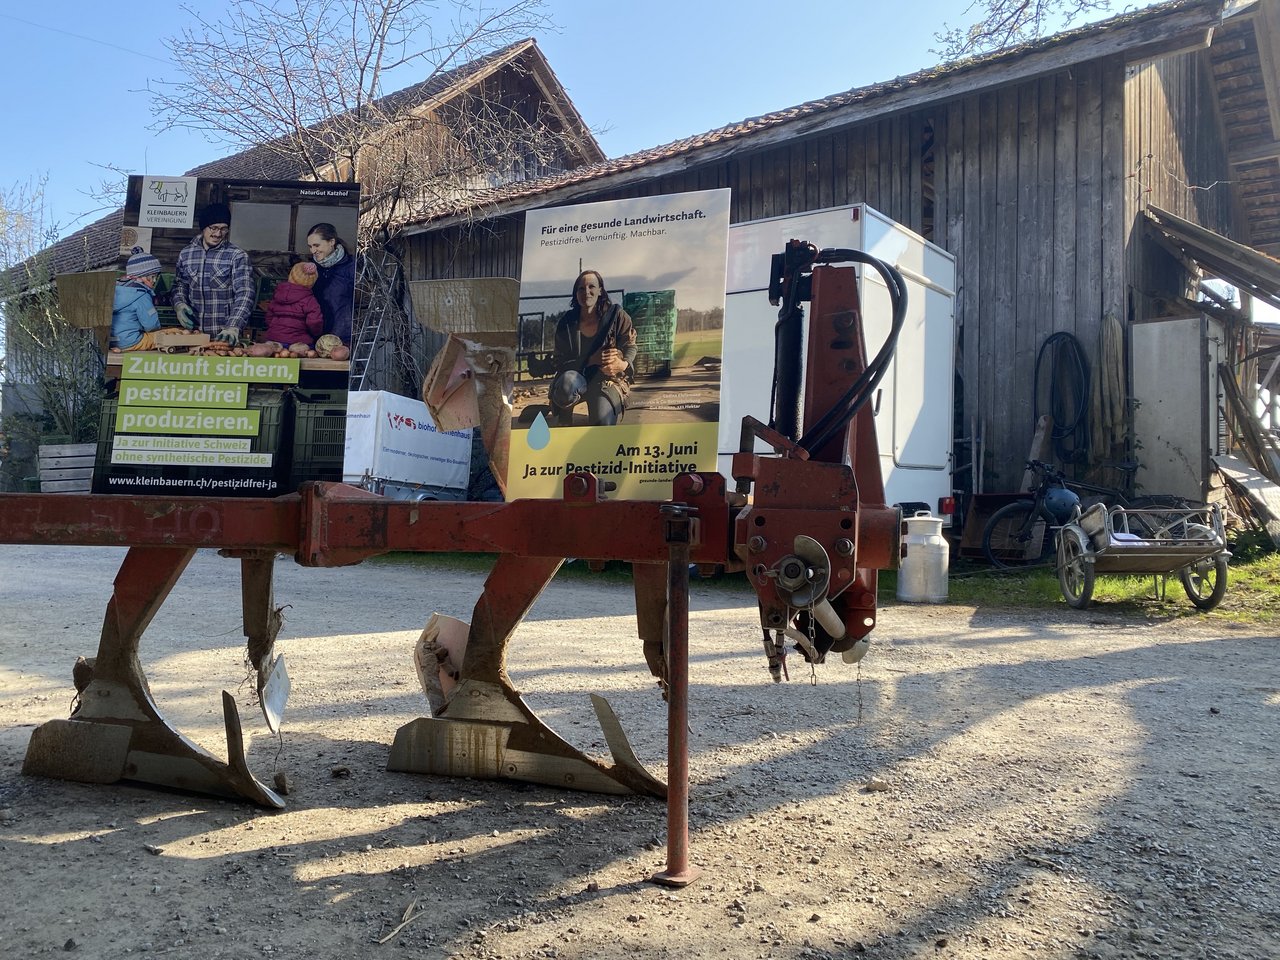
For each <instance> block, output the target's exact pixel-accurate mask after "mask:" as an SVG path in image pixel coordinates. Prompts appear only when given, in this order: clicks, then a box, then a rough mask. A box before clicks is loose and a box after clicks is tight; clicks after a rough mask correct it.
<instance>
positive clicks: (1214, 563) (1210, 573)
mask: <svg viewBox="0 0 1280 960" xmlns="http://www.w3.org/2000/svg"><path fill="white" fill-rule="evenodd" d="M1178 576H1179V577H1180V578H1181V580H1182V589H1183V590H1185V591H1187V599H1189V600H1190V601H1191V602H1192V603H1194V604H1195V605H1196V606H1197V607H1199V608H1200V609H1201V610H1212V609H1213V608H1214V607H1216V606H1217V605H1218V604H1220V603H1221V602H1222V598H1223V597H1224V596H1226V594H1227V558H1226V557H1208V558H1206V559H1204V560H1199V561H1197V562H1195V563H1189V564H1187V565H1186V566H1185V567H1183V568H1182V569H1181V570H1179V571H1178Z"/></svg>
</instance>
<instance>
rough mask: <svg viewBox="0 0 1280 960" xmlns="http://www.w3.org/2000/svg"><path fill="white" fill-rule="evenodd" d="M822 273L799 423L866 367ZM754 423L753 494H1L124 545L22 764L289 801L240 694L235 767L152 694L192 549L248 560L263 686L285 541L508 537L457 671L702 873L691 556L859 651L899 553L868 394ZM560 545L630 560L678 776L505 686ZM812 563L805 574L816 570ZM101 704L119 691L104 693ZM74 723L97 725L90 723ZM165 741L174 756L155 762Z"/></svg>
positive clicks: (11, 509) (527, 746)
mask: <svg viewBox="0 0 1280 960" xmlns="http://www.w3.org/2000/svg"><path fill="white" fill-rule="evenodd" d="M812 273H813V277H812V300H813V307H812V314H811V319H810V333H809V343H810V348H809V356H808V372H807V377H806V384H807V388H806V395H805V398H804V399H805V404H804V407H805V428H806V429H808V428H809V426H811V425H812V423H813V422H814V421H815V420H816V419H817V417H818V416H819V415H820V414H822V413H824V412H825V411H826V410H827V409H829V408H830V407H832V406H833V405H834V404H835V403H837V402H838V400H839V398H840V397H841V396H842V394H843V393H844V391H845V389H846V387H847V385H848V384H850V383H851V382H852V381H853V380H854V379H855V378H856V377H857V376H858V375H859V374H860V373H861V372H862V371H863V370H864V369H865V368H866V355H865V353H866V352H865V346H864V345H863V343H862V335H861V323H860V313H859V307H858V302H857V287H856V280H855V277H854V271H853V270H851V269H848V268H834V267H818V268H816V269H814V270H813V271H812ZM747 427H748V428H751V432H752V434H753V435H754V436H760V437H762V438H765V439H766V440H767V441H768V442H769V443H771V445H773V446H774V448H775V451H776V453H775V454H774V455H772V456H761V455H758V454H755V453H752V452H744V453H740V454H738V455H736V456H735V457H734V460H733V472H734V476H735V478H738V479H745V480H749V481H750V484H751V492H752V494H753V496H752V497H751V498H750V501H749V502H748V498H747V497H745V496H741V495H738V494H730V493H728V492H727V490H726V486H725V481H724V478H723V477H722V476H720V475H719V474H684V475H681V476H679V477H677V478H676V479H675V480H674V481H673V485H672V497H671V500H670V501H669V502H667V503H656V502H641V501H609V500H605V499H604V498H603V493H602V486H601V484H600V483H599V482H598V481H597V479H596V478H595V477H594V476H592V475H590V474H574V475H571V476H569V477H568V478H566V480H565V486H564V499H563V500H560V501H544V500H539V501H516V502H514V503H502V504H489V503H451V502H424V503H405V502H400V501H394V500H386V499H383V498H381V497H377V496H374V495H372V494H369V493H366V492H364V491H361V490H358V489H355V488H352V487H348V486H344V485H341V484H325V483H316V484H306V485H304V486H303V488H302V489H301V490H300V491H299V492H298V493H297V494H292V495H289V496H285V497H280V498H278V499H274V500H250V499H192V498H166V497H115V496H85V497H73V496H66V495H43V494H29V495H24V494H9V495H0V542H7V543H24V544H78V545H100V546H129V547H130V548H131V549H130V551H129V553H128V555H127V556H126V558H125V561H124V564H123V566H122V567H121V572H120V575H119V576H118V577H117V579H116V586H115V594H114V596H113V598H112V600H111V603H110V605H109V606H108V610H107V615H106V620H105V622H104V625H103V632H102V640H101V642H100V646H99V654H98V663H97V669H96V673H95V675H94V677H93V680H92V682H91V683H90V684H89V685H88V687H87V689H86V690H84V691H82V697H81V703H82V707H81V713H80V714H79V715H77V716H76V717H74V718H73V719H72V720H71V721H53V722H51V723H50V724H46V725H45V727H42V728H41V730H40V731H37V733H38V734H39V736H33V738H32V740H33V746H32V748H31V749H30V750H29V752H28V766H30V767H33V768H34V769H33V772H44V773H50V774H51V775H62V776H68V777H71V778H86V777H85V774H84V770H83V769H81V768H79V767H77V766H76V763H81V764H83V765H84V767H86V768H87V767H88V766H89V765H91V764H90V758H89V755H90V753H91V752H92V751H91V750H81V752H80V753H79V754H78V759H73V760H68V759H67V757H68V756H72V757H73V758H74V757H77V754H76V753H75V749H69V747H75V745H76V744H78V743H79V739H77V738H81V735H82V734H84V733H85V731H86V730H88V731H89V732H91V733H92V734H93V735H94V736H97V737H98V738H99V740H100V742H101V743H110V744H112V745H113V746H112V750H116V751H118V752H119V754H120V755H119V757H116V758H115V759H109V761H108V762H107V763H106V764H105V765H100V766H99V767H98V768H95V769H94V771H93V777H89V778H90V779H95V780H96V781H97V782H109V781H110V780H111V779H118V778H119V777H121V776H135V777H137V778H139V779H144V780H150V782H155V783H165V784H170V785H177V786H187V787H191V788H195V789H207V790H211V791H213V792H220V793H223V794H228V795H235V796H241V797H244V798H246V799H250V800H253V801H254V802H258V803H262V804H264V805H268V806H278V805H282V804H281V802H280V799H279V798H278V797H276V796H275V795H274V794H273V793H272V792H271V791H270V790H268V789H266V788H265V787H263V786H262V785H261V784H259V783H258V782H257V781H256V780H254V779H253V777H252V775H251V774H249V773H248V770H247V767H246V766H245V764H244V760H243V749H242V748H240V747H239V744H238V739H239V720H238V716H233V714H235V707H234V702H233V701H232V702H230V704H229V705H227V704H226V702H225V701H227V700H229V699H230V698H229V695H224V707H225V708H226V720H227V734H228V753H229V755H230V757H231V760H230V763H228V764H222V763H221V762H220V761H217V760H216V759H214V758H212V757H210V756H209V755H207V754H205V753H204V752H203V751H200V750H199V748H194V747H190V748H189V746H188V743H187V742H186V741H185V738H182V737H181V735H180V734H178V733H177V732H176V731H173V730H172V729H171V728H169V727H168V725H167V723H165V721H164V719H163V718H162V717H161V716H160V715H159V713H158V711H156V710H155V708H154V704H151V703H150V698H149V696H148V695H147V693H146V682H145V678H143V677H142V674H141V667H140V666H139V663H138V657H137V646H138V642H139V639H140V637H141V634H142V631H143V630H144V629H145V627H146V625H147V623H149V622H150V619H151V617H152V616H153V615H154V613H155V611H156V610H157V609H158V608H159V606H160V604H161V603H162V602H163V601H164V599H165V597H166V596H167V595H168V593H169V590H170V589H171V588H172V586H173V584H174V582H176V580H177V578H178V576H179V575H180V574H181V571H182V568H184V567H185V566H186V563H187V561H189V559H190V557H191V555H192V554H193V553H194V551H195V549H197V548H200V547H214V548H218V549H220V550H221V551H222V552H223V554H224V555H227V556H232V557H237V558H239V559H241V561H242V578H243V582H244V588H243V591H242V593H243V602H244V625H245V634H246V636H247V637H248V639H249V644H250V650H251V656H252V658H253V661H254V666H255V667H256V668H257V669H258V671H259V691H260V692H261V689H262V682H263V678H264V674H265V671H267V670H269V669H270V667H271V665H272V663H273V645H274V641H275V631H276V630H277V629H278V620H277V619H273V615H274V609H273V607H274V601H273V598H272V590H271V569H272V563H273V558H274V555H275V553H277V552H286V553H292V555H293V557H294V559H295V560H296V561H297V562H298V563H299V564H302V565H304V566H316V567H328V566H341V565H346V564H354V563H359V562H361V561H362V560H365V559H367V558H369V557H372V556H376V555H379V554H384V553H390V552H484V553H496V554H499V560H498V562H497V564H496V565H495V567H494V569H493V572H492V573H491V575H490V576H489V578H488V580H487V581H486V584H485V590H484V594H483V596H482V597H481V598H480V601H479V602H478V603H477V606H476V610H475V615H474V617H473V620H472V623H471V631H470V636H469V639H468V642H467V647H466V651H465V659H464V660H463V662H462V663H461V665H460V670H459V681H460V682H461V683H464V684H465V683H472V684H475V685H478V686H479V687H483V688H484V689H486V690H493V691H497V692H498V693H500V694H503V695H505V697H506V699H507V701H508V706H507V707H506V708H504V710H505V712H504V713H503V716H504V717H506V718H507V719H508V720H510V722H509V723H507V725H506V727H505V728H504V734H503V735H504V736H507V735H509V737H510V738H511V739H510V743H511V745H512V746H513V748H515V747H518V748H519V749H521V750H522V751H523V752H524V753H525V754H527V753H528V752H529V751H530V750H533V751H535V752H536V751H537V750H543V751H544V752H545V753H548V754H554V755H555V756H556V757H557V758H558V759H559V760H561V761H566V762H572V763H578V764H580V766H578V767H577V768H575V769H577V770H578V771H580V772H581V773H583V774H585V775H586V776H587V779H588V780H589V781H590V782H592V783H596V784H605V785H606V787H607V785H608V784H610V783H612V784H613V785H614V786H615V787H617V789H619V790H625V789H632V790H640V791H647V792H665V795H666V797H667V801H668V863H667V869H666V870H665V871H663V872H662V873H660V874H658V875H656V876H655V877H654V879H655V880H657V881H658V882H662V883H667V884H670V885H675V886H682V885H684V884H685V883H688V882H690V881H691V880H692V879H693V878H694V877H695V876H696V875H697V870H696V868H693V867H691V866H690V863H689V857H688V853H689V850H688V736H687V726H688V679H689V675H688V607H689V604H688V570H689V565H690V564H697V565H699V566H703V567H707V566H717V565H718V566H722V567H725V568H728V569H743V568H744V567H745V569H746V571H747V575H748V577H749V579H750V581H751V583H752V584H753V586H754V587H755V590H756V593H757V595H758V598H759V603H760V617H761V626H762V628H763V629H764V630H765V632H766V638H767V637H768V634H769V632H770V631H773V632H775V633H776V635H777V643H778V646H779V647H780V646H781V638H782V631H783V629H784V628H785V627H787V626H788V625H790V624H792V623H793V622H795V617H796V616H797V613H798V612H799V611H800V610H801V609H802V608H805V607H806V604H807V609H809V611H810V613H811V615H812V614H813V612H814V610H815V609H816V605H817V603H818V602H819V601H821V602H822V603H826V602H827V598H828V597H830V598H831V608H832V609H833V610H834V615H835V616H838V617H839V619H840V622H841V623H842V624H843V626H844V629H845V630H846V632H847V636H845V637H843V638H839V639H838V641H837V643H836V645H835V646H833V647H832V649H835V650H846V649H849V647H850V646H851V645H852V644H854V643H855V642H856V641H858V640H859V639H861V638H863V637H865V636H866V634H867V633H868V632H869V631H870V630H871V628H872V627H873V626H874V624H875V615H876V610H875V575H876V570H878V569H883V568H886V567H892V566H896V558H897V554H896V544H897V542H898V525H899V519H898V516H897V513H896V511H894V510H892V509H890V508H888V507H886V506H885V505H884V489H883V485H882V483H881V479H880V472H879V471H880V466H879V456H878V450H877V448H876V440H875V432H874V424H873V422H872V419H871V411H870V409H869V408H866V409H864V410H862V411H861V412H860V413H858V414H857V415H856V417H855V418H854V419H853V421H852V422H851V423H850V424H849V426H848V428H847V429H846V430H845V431H844V433H843V434H842V435H840V436H837V437H834V438H832V439H831V440H829V441H828V442H826V443H824V444H823V445H822V447H821V448H820V449H817V450H814V451H812V452H810V451H806V450H803V449H801V448H800V447H799V446H798V445H797V444H796V443H795V442H794V441H793V440H790V439H788V438H787V437H783V436H780V435H779V434H778V433H777V432H776V431H773V430H771V429H769V428H768V427H766V426H764V425H763V424H759V423H758V422H756V421H751V420H750V418H748V422H747ZM752 442H753V443H754V440H752ZM746 449H748V450H749V449H750V447H747V448H746ZM811 453H812V455H811ZM846 458H847V459H848V460H849V463H850V464H851V466H850V465H846V463H845V460H846ZM600 529H608V530H610V531H611V534H610V536H609V537H607V538H605V537H599V536H596V533H597V531H599V530H600ZM584 551H585V552H584ZM567 556H575V557H581V558H583V559H588V560H593V561H607V560H621V561H630V562H631V563H632V564H633V565H634V569H635V591H636V608H637V623H638V629H639V634H640V638H641V640H642V641H643V642H644V650H645V658H646V661H647V662H648V664H649V666H650V669H651V670H652V671H653V672H654V673H655V674H656V675H657V676H659V677H660V679H661V680H662V681H663V684H664V691H665V695H666V696H667V698H668V700H669V707H668V754H669V756H668V762H669V770H670V774H669V779H670V785H669V787H668V788H662V785H661V784H659V783H657V781H654V780H653V779H652V778H651V777H649V776H648V774H647V773H645V772H644V771H643V770H642V769H637V766H638V765H637V764H635V762H634V757H633V756H630V759H628V756H629V754H630V750H629V747H628V746H627V745H626V743H625V737H624V736H623V735H622V734H621V732H620V729H619V728H617V727H616V718H614V719H613V721H612V727H611V725H610V724H609V723H606V738H607V739H609V742H610V748H611V750H613V752H614V754H615V760H617V761H618V762H617V763H616V764H615V766H613V767H607V766H605V765H603V764H600V763H598V762H596V761H592V760H590V759H589V758H584V757H582V755H581V754H578V753H577V751H576V750H574V749H573V748H572V747H570V746H569V745H567V744H565V743H564V742H563V741H561V740H560V739H559V738H558V737H555V735H554V734H551V733H550V731H548V730H547V729H546V727H545V726H544V725H542V724H541V721H538V719H537V718H536V716H534V715H533V713H532V711H530V710H528V708H527V707H525V706H524V705H523V703H522V702H521V701H520V700H519V694H518V693H516V692H515V691H514V689H513V688H511V686H510V681H509V679H508V677H507V675H506V668H505V651H506V645H507V643H508V642H509V640H510V638H511V636H512V633H513V632H514V630H515V628H516V627H517V626H518V624H519V623H520V621H521V619H522V618H523V617H524V615H525V613H526V612H527V611H528V609H529V608H530V606H531V605H532V604H533V602H534V601H535V600H536V598H537V596H538V595H539V594H540V593H541V591H542V590H543V589H544V588H545V586H546V584H547V583H548V582H549V581H550V580H551V578H552V577H553V576H554V574H555V571H556V569H557V568H558V567H559V565H560V563H561V562H562V558H564V557H567ZM815 557H816V558H817V561H815V560H814V558H815ZM815 567H821V569H820V570H816V569H814V568H815ZM797 570H798V571H799V573H798V576H799V580H798V581H797V580H796V579H795V577H796V576H797V574H796V571H797ZM806 571H807V572H806ZM807 575H809V576H812V578H813V579H814V582H813V583H812V584H807V583H806V582H805V580H804V578H805V576H807ZM789 577H790V578H791V579H788V578H789ZM818 580H821V582H820V583H819V582H818ZM798 597H803V598H806V599H804V600H798V599H797V598H798ZM842 644H843V646H842ZM766 646H768V642H767V639H766ZM112 697H114V698H115V699H114V701H112ZM108 701H111V702H113V703H114V704H116V705H117V706H116V707H114V708H108V707H106V706H103V704H106V703H107V702H108ZM512 708H514V709H512ZM603 709H604V712H603V713H601V718H602V723H605V721H606V720H607V719H609V718H611V717H612V713H611V711H608V709H607V705H606V706H605V707H604V708H603ZM447 710H448V707H446V711H447ZM597 712H598V713H600V712H601V707H600V705H599V704H597ZM441 716H442V718H443V720H444V726H443V727H441V728H436V729H435V731H434V732H432V733H431V735H432V736H435V735H438V734H439V730H440V729H443V730H445V734H444V735H445V736H448V735H450V734H449V731H450V730H452V729H454V728H456V727H457V725H459V724H465V722H466V721H467V719H468V717H466V716H461V717H459V716H453V717H449V716H447V715H446V714H444V713H442V715H441ZM511 718H514V719H511ZM470 719H475V718H474V717H471V718H470ZM482 719H483V718H482ZM81 722H92V723H94V724H95V726H94V727H91V728H90V727H77V726H76V724H77V723H81ZM67 724H70V726H66V725H67ZM121 726H129V727H130V728H131V730H132V733H131V734H130V736H132V737H134V738H136V739H138V740H140V741H141V742H143V744H144V745H145V747H146V749H145V750H142V751H140V750H139V748H138V747H137V746H136V745H135V746H132V747H131V746H130V745H129V743H130V737H129V736H124V737H122V736H121V735H120V733H119V731H120V727H121ZM490 729H491V728H490ZM41 731H44V732H43V733H42V732H41ZM611 733H612V735H611ZM41 738H44V739H45V740H46V741H47V742H46V743H45V744H44V745H43V748H41V747H40V745H39V744H37V740H38V739H41ZM503 742H504V743H506V742H507V741H505V740H504V741H503ZM121 743H123V744H124V746H120V744H121ZM615 747H616V749H615ZM111 756H112V757H114V756H115V755H114V754H111ZM156 756H161V757H162V758H168V759H167V760H165V762H163V763H156V762H155V761H154V757H156ZM57 758H60V759H57ZM147 758H151V759H147ZM175 758H176V760H175ZM117 760H118V763H117ZM171 761H172V762H171ZM428 762H430V761H428ZM117 767H119V769H118V770H117ZM142 768H146V769H142ZM428 769H431V770H432V771H433V772H435V769H436V768H433V767H429V768H428ZM175 770H177V772H176V773H175V772H174V771H175ZM601 778H603V779H601ZM537 782H548V781H546V780H540V781H537ZM566 782H568V781H566ZM610 789H611V788H610Z"/></svg>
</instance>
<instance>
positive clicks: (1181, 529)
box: [1057, 503, 1231, 610]
mask: <svg viewBox="0 0 1280 960" xmlns="http://www.w3.org/2000/svg"><path fill="white" fill-rule="evenodd" d="M1057 538H1058V561H1057V562H1058V583H1059V585H1060V586H1061V587H1062V596H1063V598H1064V599H1065V600H1066V601H1067V603H1068V604H1070V605H1071V606H1073V607H1075V608H1076V609H1078V610H1083V609H1084V608H1085V607H1087V606H1089V603H1090V601H1091V600H1092V598H1093V584H1094V579H1095V577H1096V576H1097V574H1100V573H1104V574H1107V573H1109V574H1119V575H1122V576H1128V575H1133V574H1148V573H1149V574H1153V575H1155V576H1157V577H1169V576H1172V575H1173V574H1175V573H1176V574H1177V575H1178V577H1179V579H1180V580H1181V581H1182V586H1183V589H1185V590H1186V592H1187V597H1188V598H1189V599H1190V600H1191V602H1192V603H1193V604H1195V605H1196V606H1197V607H1199V608H1200V609H1201V610H1212V609H1213V608H1214V607H1216V606H1217V605H1218V604H1219V603H1220V602H1221V601H1222V598H1223V596H1224V595H1225V594H1226V592H1227V560H1228V559H1229V558H1230V557H1231V551H1230V550H1228V549H1227V538H1226V535H1225V533H1224V531H1223V526H1222V513H1221V511H1220V510H1219V509H1218V506H1217V504H1208V505H1189V506H1187V507H1160V508H1158V509H1141V510H1139V509H1125V508H1123V507H1110V508H1108V507H1106V506H1105V505H1104V504H1101V503H1098V504H1094V505H1093V506H1092V507H1090V508H1089V509H1088V510H1086V511H1084V513H1080V512H1079V511H1077V512H1076V515H1075V516H1074V517H1073V518H1072V519H1071V521H1070V522H1068V523H1066V524H1064V525H1063V526H1062V527H1061V528H1060V529H1059V530H1058V532H1057Z"/></svg>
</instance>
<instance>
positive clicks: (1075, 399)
mask: <svg viewBox="0 0 1280 960" xmlns="http://www.w3.org/2000/svg"><path fill="white" fill-rule="evenodd" d="M1046 353H1048V354H1049V355H1050V357H1049V362H1050V367H1049V369H1050V380H1049V415H1050V416H1051V417H1052V418H1053V430H1052V431H1051V434H1050V437H1051V439H1052V442H1053V452H1054V455H1055V456H1056V457H1057V458H1058V460H1060V461H1061V462H1062V463H1088V462H1089V361H1088V360H1087V359H1086V358H1085V355H1084V349H1083V348H1082V347H1081V346H1080V341H1079V340H1077V339H1076V338H1075V337H1074V336H1073V335H1072V334H1070V333H1067V332H1065V331H1060V332H1058V333H1054V334H1050V335H1049V336H1048V337H1045V340H1044V343H1042V344H1041V345H1040V352H1039V353H1038V354H1036V366H1035V376H1034V379H1033V380H1032V384H1033V389H1034V394H1035V395H1034V402H1033V405H1032V406H1033V409H1032V424H1036V423H1039V422H1040V367H1041V363H1042V362H1043V361H1044V359H1045V355H1046Z"/></svg>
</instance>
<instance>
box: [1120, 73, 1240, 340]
mask: <svg viewBox="0 0 1280 960" xmlns="http://www.w3.org/2000/svg"><path fill="white" fill-rule="evenodd" d="M1124 168H1125V171H1126V185H1127V189H1126V190H1125V192H1124V197H1125V223H1126V227H1127V236H1126V256H1127V272H1128V276H1129V282H1130V285H1131V287H1130V291H1129V293H1130V297H1129V301H1130V302H1129V312H1128V317H1129V319H1131V320H1134V321H1138V322H1141V321H1143V320H1149V319H1152V316H1153V314H1157V307H1158V305H1157V304H1153V303H1152V302H1151V297H1152V296H1158V297H1167V296H1170V295H1174V294H1178V293H1181V292H1182V287H1181V283H1182V281H1183V278H1184V277H1185V271H1184V270H1183V269H1182V268H1181V267H1180V266H1178V265H1177V264H1176V263H1175V262H1174V261H1173V260H1172V259H1170V258H1169V257H1167V256H1165V255H1163V254H1162V253H1160V252H1159V250H1158V248H1156V247H1154V246H1153V245H1152V244H1150V243H1149V242H1147V241H1146V240H1144V238H1143V230H1142V210H1143V209H1144V208H1145V207H1147V206H1156V207H1160V208H1161V209H1163V210H1168V211H1169V212H1170V213H1173V214H1176V215H1177V216H1179V217H1182V218H1184V219H1186V220H1190V221H1192V222H1193V223H1198V224H1200V225H1201V226H1203V227H1207V228H1208V229H1210V230H1214V231H1216V232H1218V233H1221V234H1223V235H1224V236H1227V237H1231V238H1232V239H1235V240H1240V241H1241V242H1246V243H1247V242H1248V237H1247V236H1245V228H1244V226H1243V224H1244V218H1243V216H1242V214H1241V213H1240V210H1239V207H1238V200H1237V194H1236V191H1235V190H1234V189H1233V184H1232V182H1231V180H1232V178H1231V172H1230V170H1231V168H1230V165H1229V164H1228V162H1227V156H1226V145H1225V143H1224V141H1223V138H1222V135H1221V121H1220V119H1219V117H1218V100H1217V95H1216V93H1215V91H1214V88H1213V72H1212V68H1211V66H1210V64H1209V62H1208V59H1207V57H1206V56H1205V55H1202V54H1184V55H1182V56H1177V57H1168V58H1165V59H1163V60H1158V61H1155V62H1153V63H1149V64H1143V65H1141V66H1134V67H1131V68H1129V72H1128V77H1127V80H1126V83H1125V155H1124ZM1157 315H1158V314H1157Z"/></svg>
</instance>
